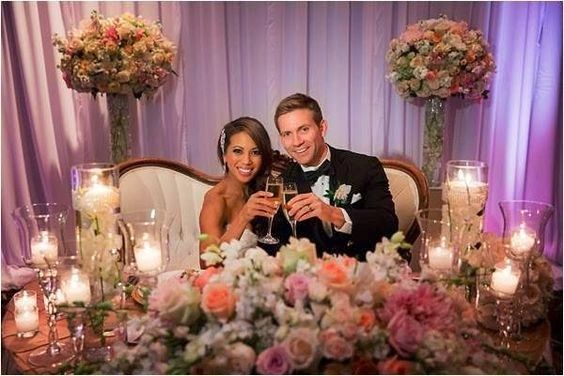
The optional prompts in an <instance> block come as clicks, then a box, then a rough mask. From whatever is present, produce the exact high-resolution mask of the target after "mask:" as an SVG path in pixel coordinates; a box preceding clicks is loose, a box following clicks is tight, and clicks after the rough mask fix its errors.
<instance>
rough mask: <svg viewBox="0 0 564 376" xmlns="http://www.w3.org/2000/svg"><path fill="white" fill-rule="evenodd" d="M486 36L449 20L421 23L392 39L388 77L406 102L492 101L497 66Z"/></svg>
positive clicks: (444, 18)
mask: <svg viewBox="0 0 564 376" xmlns="http://www.w3.org/2000/svg"><path fill="white" fill-rule="evenodd" d="M488 49H489V48H488V43H487V42H486V41H485V40H484V37H483V35H482V32H481V31H480V30H474V29H470V28H469V27H468V24H467V23H466V22H464V21H459V22H457V21H452V20H449V19H448V18H447V17H446V16H441V17H440V18H436V19H429V20H423V21H419V22H417V23H416V24H413V25H410V26H408V27H407V29H406V30H405V31H404V32H403V33H402V34H401V35H400V36H399V37H398V38H394V39H392V41H391V42H390V47H389V50H388V52H387V53H386V61H387V62H388V70H389V73H388V75H387V76H386V77H387V78H388V79H389V80H390V81H391V82H392V83H393V84H394V86H395V87H396V90H397V92H398V94H399V95H400V96H402V97H403V98H408V97H422V98H428V97H431V96H437V97H440V98H448V97H450V96H452V95H460V96H463V97H466V98H479V97H487V94H488V91H487V87H488V84H489V81H490V79H491V75H492V73H493V72H494V71H495V63H494V60H493V57H492V54H491V53H490V52H489V51H488Z"/></svg>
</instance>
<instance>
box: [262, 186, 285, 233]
mask: <svg viewBox="0 0 564 376" xmlns="http://www.w3.org/2000/svg"><path fill="white" fill-rule="evenodd" d="M283 185H284V181H283V179H282V177H274V176H269V177H268V179H266V191H267V192H271V193H272V194H273V195H272V197H269V198H268V200H269V201H271V202H273V203H275V204H276V206H277V207H278V206H280V203H281V202H282V199H283V197H282V192H283ZM273 218H274V216H270V217H268V233H267V234H266V235H265V236H263V237H261V238H260V239H259V242H261V243H264V244H278V242H279V240H278V239H276V238H275V237H274V236H272V219H273Z"/></svg>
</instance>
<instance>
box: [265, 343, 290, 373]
mask: <svg viewBox="0 0 564 376" xmlns="http://www.w3.org/2000/svg"><path fill="white" fill-rule="evenodd" d="M257 371H258V372H259V373H260V374H262V375H286V374H290V373H291V372H292V363H291V360H290V356H289V355H288V353H287V352H286V348H285V347H284V346H282V345H277V346H272V347H269V348H268V349H266V350H264V351H263V352H261V353H260V355H259V356H258V359H257Z"/></svg>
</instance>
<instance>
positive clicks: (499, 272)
mask: <svg viewBox="0 0 564 376" xmlns="http://www.w3.org/2000/svg"><path fill="white" fill-rule="evenodd" d="M520 276H521V272H520V271H519V270H518V269H517V270H516V269H513V267H512V266H511V263H510V262H509V261H506V262H504V263H503V264H501V265H499V266H497V267H496V271H495V272H493V274H492V281H491V285H490V286H491V288H492V289H493V290H495V291H497V292H500V293H502V294H505V295H510V296H512V295H513V294H515V291H517V286H518V285H519V277H520Z"/></svg>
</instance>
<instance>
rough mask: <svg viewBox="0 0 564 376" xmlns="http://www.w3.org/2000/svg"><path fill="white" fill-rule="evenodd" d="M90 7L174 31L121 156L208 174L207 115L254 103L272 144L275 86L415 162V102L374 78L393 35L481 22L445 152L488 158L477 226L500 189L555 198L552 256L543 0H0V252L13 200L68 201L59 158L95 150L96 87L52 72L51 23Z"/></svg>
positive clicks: (252, 109)
mask: <svg viewBox="0 0 564 376" xmlns="http://www.w3.org/2000/svg"><path fill="white" fill-rule="evenodd" d="M91 9H98V10H99V11H100V12H101V13H102V14H104V15H105V16H116V15H119V14H121V13H123V12H125V11H129V12H132V13H136V14H141V15H143V16H144V17H145V18H146V19H151V20H153V19H155V20H156V19H158V20H161V21H162V23H163V25H164V31H165V34H166V35H167V36H168V37H169V38H170V39H171V40H173V41H174V42H175V43H176V44H177V46H178V57H177V60H176V62H175V70H176V71H177V72H178V74H179V76H178V77H174V78H172V79H171V80H170V81H169V82H167V83H166V84H165V86H164V87H163V88H162V89H161V90H160V91H159V92H158V94H157V95H156V96H155V98H154V99H153V100H152V101H146V100H145V99H143V100H141V101H140V102H136V103H135V102H134V101H133V100H132V101H131V103H132V105H133V106H134V107H133V108H134V111H133V118H134V120H135V123H136V126H135V129H134V132H133V135H134V140H135V141H134V145H133V152H134V156H135V157H138V156H161V157H166V158H172V159H176V160H180V161H183V162H186V163H189V164H190V165H192V166H194V167H196V168H198V169H201V170H204V171H206V172H208V173H213V174H216V173H219V171H220V169H219V166H218V165H217V163H216V161H215V156H214V145H215V142H216V137H217V135H218V133H219V129H220V128H221V126H222V125H223V124H224V123H226V122H227V121H229V120H230V119H233V118H235V117H238V116H242V115H250V116H254V117H257V118H258V119H260V120H261V121H263V122H264V124H265V125H266V126H267V128H268V129H269V132H270V136H271V138H272V140H273V144H274V146H275V147H277V148H280V144H279V142H278V138H277V134H276V132H275V129H274V126H273V122H272V115H273V112H274V109H275V106H276V104H277V102H278V101H279V100H280V99H281V98H283V97H284V96H286V95H288V94H291V93H294V92H296V91H303V92H307V93H309V94H311V95H312V96H314V97H315V98H317V99H318V100H319V101H320V103H321V105H322V107H323V109H324V112H325V117H326V118H327V119H328V121H329V132H328V136H327V138H328V141H329V143H331V144H332V145H334V146H336V147H342V148H349V149H352V150H355V151H358V152H362V153H366V154H373V155H402V156H404V157H407V158H409V159H411V160H413V161H415V162H416V163H420V162H421V155H422V146H421V145H422V135H423V127H422V125H423V124H422V120H423V107H422V106H421V104H419V103H408V102H406V101H404V100H402V99H401V98H400V97H399V96H397V95H396V94H395V92H394V91H393V88H392V87H391V85H390V84H389V83H388V82H387V81H386V80H385V78H384V75H385V73H386V63H385V60H384V55H385V52H386V50H387V46H388V43H389V41H390V39H391V38H393V37H394V36H397V35H399V34H400V33H401V32H402V31H403V30H404V29H405V27H406V26H407V25H408V24H411V23H414V22H416V21H417V20H420V19H425V18H430V17H436V16H438V15H439V14H446V15H448V16H449V17H450V18H451V19H456V20H466V21H467V22H468V23H469V24H470V26H471V27H473V28H479V29H481V30H482V31H483V32H484V35H485V37H486V38H487V40H488V41H489V43H490V44H491V47H492V51H493V54H494V57H495V59H496V63H497V73H496V74H495V76H494V80H493V82H492V87H491V95H490V99H488V100H487V101H482V102H467V101H461V100H455V99H451V100H449V104H448V106H449V108H448V111H449V114H448V123H449V124H448V129H447V141H446V143H445V156H444V158H445V160H448V159H479V160H482V161H486V162H487V163H488V165H489V166H490V174H489V180H490V194H489V199H488V204H487V210H486V229H487V230H489V231H493V232H496V233H498V234H499V233H500V232H501V226H502V219H501V213H500V211H499V209H498V202H499V201H500V200H505V199H528V200H536V201H545V202H548V203H551V204H553V205H554V206H555V207H556V212H555V215H554V216H553V218H552V219H551V221H550V222H549V225H548V230H547V233H546V240H547V241H546V248H545V252H546V254H547V256H548V257H549V258H551V259H553V260H555V261H556V262H557V263H559V264H562V232H561V229H562V92H561V88H562V5H561V3H557V2H534V3H533V2H530V3H526V2H520V3H511V2H456V3H455V2H414V3H409V2H394V3H392V2H388V3H386V2H377V3H371V2H358V3H346V2H336V3H322V2H315V3H304V2H295V3H282V2H280V3H263V2H253V3H221V2H215V3H178V2H162V3H161V2H86V3H83V2H26V3H24V2H20V3H6V2H3V3H2V262H3V263H8V264H14V263H20V255H19V245H18V238H17V234H16V229H15V227H14V224H13V222H12V219H11V217H10V213H11V211H12V210H13V209H14V208H16V207H17V206H20V205H24V204H28V203H31V202H42V201H43V202H44V201H57V202H65V203H67V204H69V205H70V179H69V171H70V167H71V166H72V165H73V164H77V163H83V162H89V161H106V160H108V155H109V152H108V147H109V146H108V135H107V134H108V126H107V110H106V106H105V101H104V100H103V98H98V99H97V100H94V99H92V97H91V96H90V95H88V94H81V93H76V92H74V91H71V90H69V89H67V88H66V87H65V84H64V82H63V80H62V79H61V75H60V73H59V72H58V71H57V68H56V64H57V62H58V60H59V57H58V56H57V53H56V51H55V48H54V47H53V46H52V45H51V35H52V34H53V33H59V34H64V32H65V31H66V30H70V29H72V28H73V27H77V26H78V24H79V21H80V20H81V19H83V18H85V17H87V16H88V14H89V13H90V10H91Z"/></svg>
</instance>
